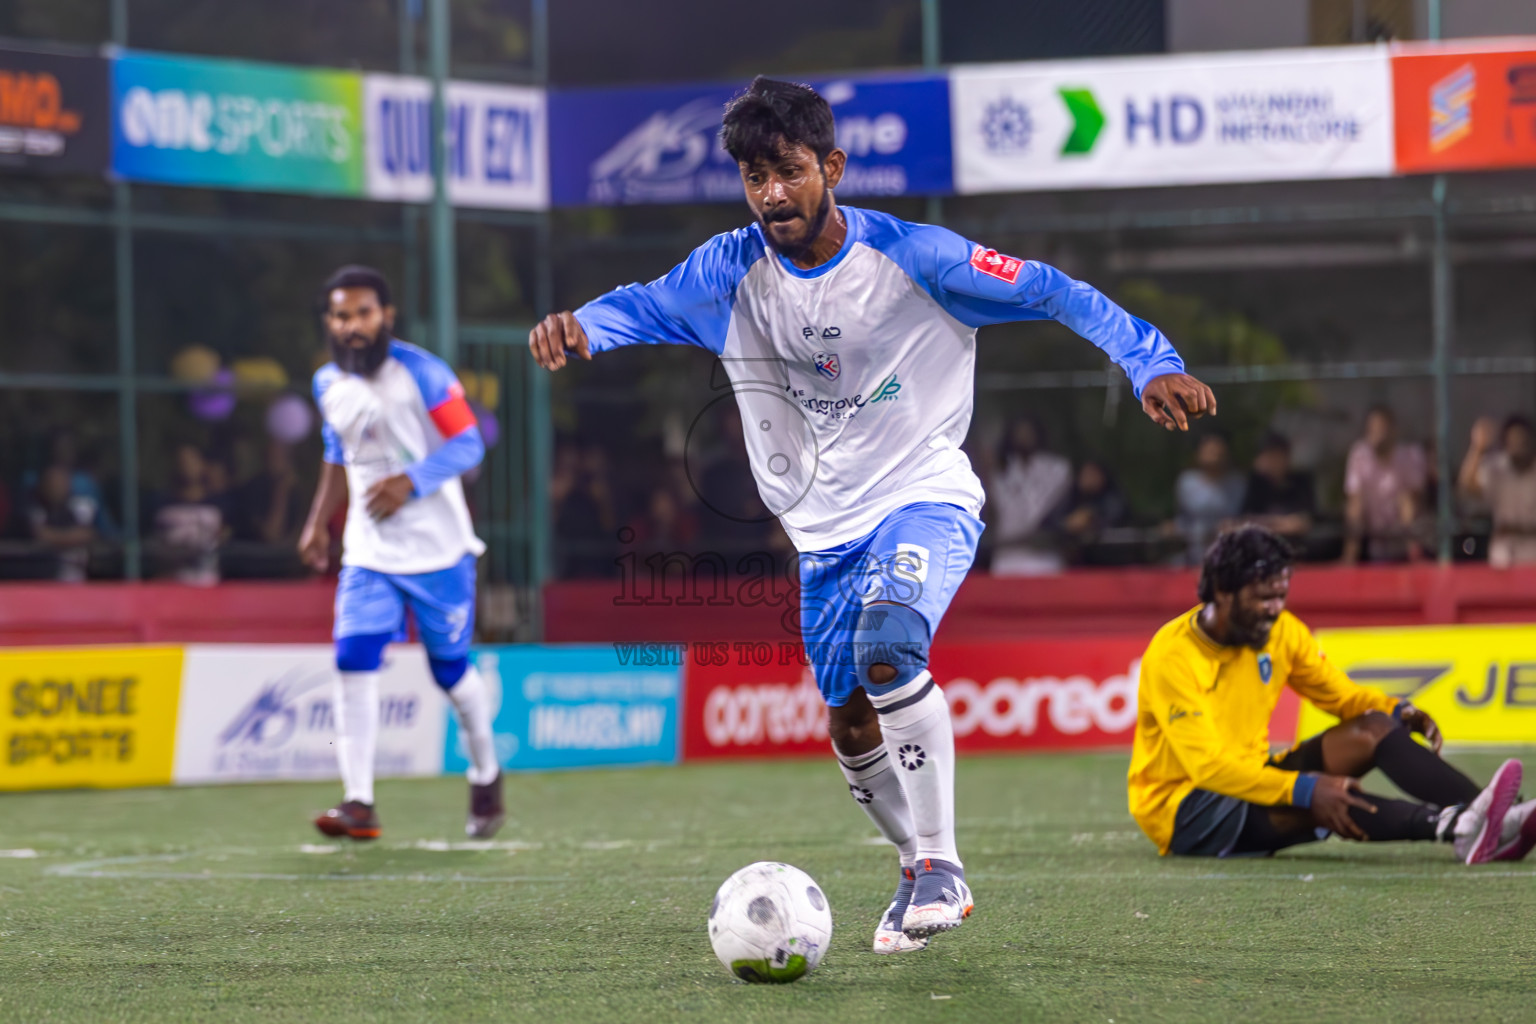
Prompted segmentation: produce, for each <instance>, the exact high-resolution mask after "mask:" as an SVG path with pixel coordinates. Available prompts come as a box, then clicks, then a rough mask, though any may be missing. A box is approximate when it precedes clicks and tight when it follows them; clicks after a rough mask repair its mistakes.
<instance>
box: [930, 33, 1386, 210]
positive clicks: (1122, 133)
mask: <svg viewBox="0 0 1536 1024" xmlns="http://www.w3.org/2000/svg"><path fill="white" fill-rule="evenodd" d="M1390 75H1391V69H1390V64H1389V60H1388V54H1387V50H1386V49H1385V48H1379V47H1337V48H1332V47H1331V48H1327V49H1311V50H1305V49H1297V50H1271V51H1257V52H1247V53H1221V54H1201V55H1199V56H1188V57H1130V58H1122V59H1115V60H1082V61H1057V62H1042V63H1028V64H1022V63H1021V64H996V65H974V66H969V67H964V66H962V67H957V68H955V69H954V70H953V71H952V72H951V80H950V101H951V108H952V113H951V124H952V127H953V132H954V154H955V189H956V191H958V192H961V193H977V192H1013V191H1028V190H1032V189H1070V188H1107V187H1133V186H1143V185H1193V184H1203V183H1211V182H1237V181H1275V180H1284V179H1307V178H1340V177H1345V178H1348V177H1372V176H1377V175H1389V174H1391V173H1392V171H1393V154H1392V89H1391V81H1390Z"/></svg>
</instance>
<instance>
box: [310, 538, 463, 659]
mask: <svg viewBox="0 0 1536 1024" xmlns="http://www.w3.org/2000/svg"><path fill="white" fill-rule="evenodd" d="M407 608H409V609H410V611H411V615H412V617H414V618H415V620H416V631H417V633H419V634H420V636H421V643H422V646H424V647H425V648H426V649H427V659H428V662H429V663H430V665H431V666H432V678H433V679H435V680H437V684H438V685H439V686H441V687H443V688H444V689H448V688H450V687H452V686H453V684H454V683H457V682H458V681H459V679H460V677H462V676H463V675H464V670H465V667H466V666H467V665H468V658H469V642H470V639H471V638H472V637H473V636H474V634H475V556H474V555H465V556H464V557H463V558H462V559H461V560H460V561H459V562H458V564H456V565H452V566H450V567H448V568H447V569H439V570H438V571H437V572H423V573H412V574H409V575H404V574H396V573H386V572H376V571H374V570H373V569H364V568H362V567H360V566H356V565H347V566H343V567H342V570H341V577H340V579H338V580H337V584H336V627H335V630H334V631H333V635H334V637H335V638H336V667H337V668H338V669H339V670H341V671H342V672H372V671H374V670H376V669H377V668H378V667H379V664H380V662H381V659H382V656H383V652H384V647H385V645H386V644H388V643H389V642H390V641H392V640H403V639H405V611H406V609H407Z"/></svg>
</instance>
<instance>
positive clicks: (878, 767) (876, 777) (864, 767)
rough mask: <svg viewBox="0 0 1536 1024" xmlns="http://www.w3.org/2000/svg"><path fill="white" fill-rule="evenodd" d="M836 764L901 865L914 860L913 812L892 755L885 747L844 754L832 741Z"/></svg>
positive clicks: (905, 866)
mask: <svg viewBox="0 0 1536 1024" xmlns="http://www.w3.org/2000/svg"><path fill="white" fill-rule="evenodd" d="M832 753H834V754H836V755H837V764H838V767H839V768H841V769H842V770H843V778H845V779H847V780H848V791H849V792H850V793H852V794H853V798H854V799H855V800H857V801H858V802H859V806H860V807H862V808H864V813H865V814H867V815H869V820H870V821H872V822H874V823H875V828H877V829H879V830H880V834H881V835H882V836H885V838H887V839H889V840H890V841H891V842H892V844H894V845H895V847H896V852H897V854H899V855H900V857H901V866H902V867H904V868H909V867H911V866H912V865H913V864H915V863H917V835H916V833H915V830H914V829H913V828H912V811H911V809H910V808H908V807H907V794H906V791H905V790H904V789H902V788H901V778H900V776H899V775H898V774H897V772H896V771H895V770H893V769H892V767H891V755H890V754H889V752H887V751H886V749H885V748H884V747H876V748H875V749H874V750H871V751H868V752H867V753H863V754H845V753H843V752H842V751H841V750H838V749H837V745H836V744H833V746H832Z"/></svg>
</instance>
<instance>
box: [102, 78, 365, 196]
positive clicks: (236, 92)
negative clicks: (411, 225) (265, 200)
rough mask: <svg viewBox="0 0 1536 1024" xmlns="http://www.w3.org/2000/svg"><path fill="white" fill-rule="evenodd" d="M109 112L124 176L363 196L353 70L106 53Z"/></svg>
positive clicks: (115, 160) (357, 83)
mask: <svg viewBox="0 0 1536 1024" xmlns="http://www.w3.org/2000/svg"><path fill="white" fill-rule="evenodd" d="M112 110H113V123H112V170H113V172H114V173H116V174H118V175H120V176H122V177H124V178H127V179H129V180H132V181H154V182H165V183H168V184H177V185H215V186H231V187H235V188H251V189H270V190H273V191H289V192H316V193H328V194H333V195H346V196H360V195H362V194H363V137H362V136H363V118H362V112H363V111H362V76H361V75H359V74H357V73H356V72H352V71H336V70H331V69H326V68H293V67H282V66H279V65H276V64H251V63H246V62H244V61H232V60H211V59H203V58H188V57H167V56H158V55H150V54H142V53H130V54H124V55H122V56H120V57H117V58H116V59H114V60H113V61H112Z"/></svg>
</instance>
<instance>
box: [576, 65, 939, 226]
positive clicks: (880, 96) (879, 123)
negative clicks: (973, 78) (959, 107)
mask: <svg viewBox="0 0 1536 1024" xmlns="http://www.w3.org/2000/svg"><path fill="white" fill-rule="evenodd" d="M810 84H811V85H812V86H814V87H815V88H816V89H817V91H819V92H820V93H821V94H822V95H823V96H824V97H826V99H827V101H828V102H829V103H830V104H831V105H832V113H833V115H834V116H835V117H836V119H837V144H838V146H839V147H841V148H842V149H843V150H845V151H846V152H847V153H848V171H847V173H846V174H845V175H844V177H843V181H842V184H840V185H839V186H838V189H837V194H838V196H839V198H848V197H852V196H867V195H876V196H899V195H924V194H935V193H947V192H949V191H950V190H951V186H952V174H951V170H950V130H949V82H948V79H947V78H945V77H943V76H940V75H912V76H892V77H883V78H842V79H836V80H822V81H813V82H811V83H810ZM743 85H745V83H740V84H734V85H702V86H701V85H688V86H675V87H670V88H658V89H600V90H598V89H594V90H572V91H561V92H556V93H553V94H551V96H550V98H549V103H550V167H551V179H552V181H553V200H554V203H555V204H556V205H558V206H581V205H593V206H617V205H624V204H628V203H696V202H712V201H737V202H739V201H741V197H742V192H741V175H740V173H739V172H738V170H737V168H736V163H735V161H733V160H732V159H731V158H730V155H729V154H727V153H726V152H725V150H723V149H721V148H720V140H719V135H720V117H721V114H722V112H723V110H724V107H725V104H726V102H727V101H728V100H729V99H730V98H731V97H732V96H734V95H735V94H736V93H738V92H739V91H741V88H742V87H743Z"/></svg>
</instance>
